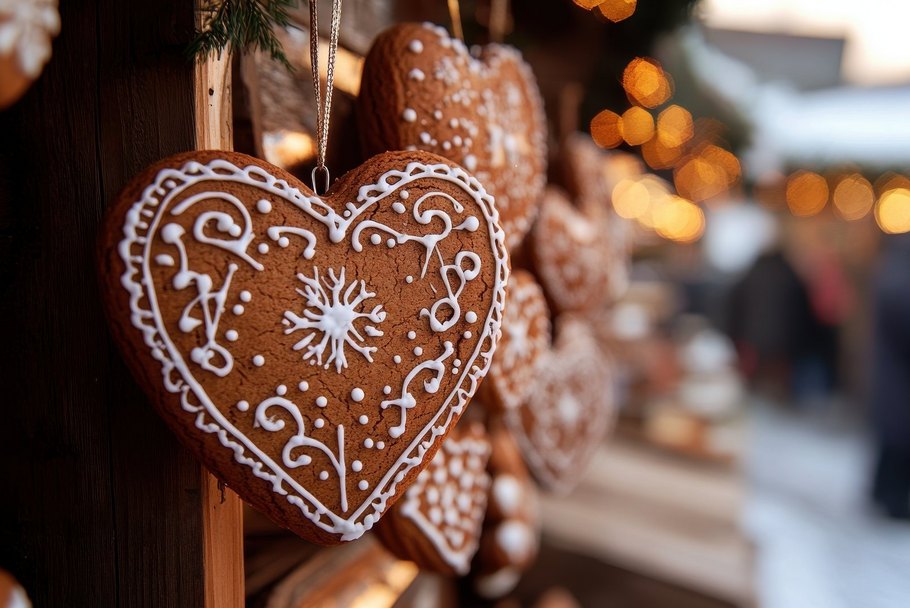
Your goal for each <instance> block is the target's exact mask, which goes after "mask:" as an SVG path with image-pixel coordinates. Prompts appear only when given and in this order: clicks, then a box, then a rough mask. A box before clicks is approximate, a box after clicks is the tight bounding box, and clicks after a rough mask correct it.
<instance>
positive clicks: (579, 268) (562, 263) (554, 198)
mask: <svg viewBox="0 0 910 608" xmlns="http://www.w3.org/2000/svg"><path fill="white" fill-rule="evenodd" d="M611 238H612V237H611V235H610V233H609V230H608V229H607V227H606V224H605V222H604V221H603V217H597V216H592V215H591V214H589V213H584V212H582V211H581V210H579V209H578V208H576V207H575V206H573V205H572V203H571V202H570V201H569V199H568V198H567V197H566V196H565V194H564V193H563V192H562V191H561V190H558V189H556V188H552V187H550V188H547V191H546V192H545V193H544V196H543V201H542V203H541V206H540V216H539V217H538V218H537V223H536V224H535V225H534V230H533V232H532V233H531V239H530V240H531V254H532V259H533V262H534V268H535V270H536V271H537V276H538V277H539V278H540V283H541V285H542V286H543V288H544V291H545V292H546V294H547V300H548V301H549V303H550V306H551V307H552V309H553V311H554V312H555V313H561V312H585V311H591V310H596V309H599V308H600V307H602V306H603V305H604V304H605V303H606V302H607V301H609V299H610V294H611V292H610V273H611V272H612V269H613V267H612V265H611V264H610V263H608V262H609V260H610V259H611V257H612V256H613V247H612V245H611V242H610V241H611Z"/></svg>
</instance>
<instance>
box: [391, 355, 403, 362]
mask: <svg viewBox="0 0 910 608" xmlns="http://www.w3.org/2000/svg"><path fill="white" fill-rule="evenodd" d="M392 361H394V362H395V363H401V355H395V356H394V357H392Z"/></svg>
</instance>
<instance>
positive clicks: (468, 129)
mask: <svg viewBox="0 0 910 608" xmlns="http://www.w3.org/2000/svg"><path fill="white" fill-rule="evenodd" d="M358 109H359V112H358V115H359V117H360V131H361V136H362V140H363V145H364V150H365V152H367V153H368V154H374V153H378V152H382V151H385V150H400V149H405V150H413V149H418V150H427V151H429V152H434V153H436V154H440V155H442V156H444V157H446V158H448V159H450V160H452V161H454V162H456V163H459V164H461V165H462V166H463V167H464V168H465V169H467V170H468V171H469V172H470V173H471V174H472V175H474V176H475V177H476V178H477V179H478V180H479V181H480V182H481V183H482V184H484V186H485V187H486V188H487V189H488V191H489V192H490V194H492V195H493V197H494V198H495V200H496V206H497V208H498V209H499V214H500V219H501V221H502V226H503V229H504V230H505V233H506V243H507V245H508V247H509V249H510V250H511V249H514V248H515V247H517V246H518V244H519V243H520V242H521V241H522V239H523V238H524V235H525V234H526V233H527V232H528V230H529V229H530V227H531V224H532V222H533V219H534V217H535V215H536V211H537V205H538V202H539V198H540V195H541V193H542V191H543V188H544V183H545V179H546V158H547V149H546V133H547V127H546V120H545V116H544V113H543V103H542V101H541V98H540V93H539V91H538V89H537V83H536V81H535V79H534V75H533V73H532V72H531V70H530V68H529V67H528V65H527V64H526V63H524V61H523V60H522V58H521V55H520V54H519V53H518V51H516V50H515V49H513V48H511V47H507V46H503V45H499V44H492V45H488V46H485V47H483V48H481V49H479V50H478V51H477V52H476V53H475V54H473V55H472V54H471V53H470V52H469V51H468V49H467V47H466V46H465V45H464V43H462V42H461V41H459V40H457V39H454V38H451V37H450V36H449V34H448V32H447V31H446V30H445V29H443V28H441V27H438V26H435V25H432V24H413V23H406V24H402V25H398V26H395V27H393V28H391V29H389V30H387V31H386V32H384V33H383V34H381V35H380V36H379V37H378V38H377V39H376V41H375V43H374V44H373V46H372V48H371V49H370V52H369V54H368V55H367V58H366V62H365V64H364V71H363V81H362V84H361V90H360V97H359V98H358Z"/></svg>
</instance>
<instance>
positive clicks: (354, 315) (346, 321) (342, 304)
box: [284, 267, 386, 373]
mask: <svg viewBox="0 0 910 608" xmlns="http://www.w3.org/2000/svg"><path fill="white" fill-rule="evenodd" d="M344 272H345V271H344V268H343V267H342V269H341V271H340V272H339V273H338V274H337V275H336V274H335V271H334V270H333V269H331V268H329V271H328V277H323V278H322V279H320V278H319V269H318V268H315V267H314V268H313V277H312V278H310V277H308V276H306V275H304V274H298V275H297V278H298V279H300V281H301V282H302V283H303V285H304V287H303V289H299V288H298V289H297V293H299V294H300V295H302V296H303V297H304V299H305V300H306V309H305V310H304V311H303V316H298V315H297V314H295V313H293V312H291V311H287V312H285V313H284V318H285V321H286V324H287V326H288V327H287V329H285V330H284V333H286V334H292V333H294V332H296V331H298V330H304V331H305V330H312V331H310V332H309V333H308V334H306V336H304V338H303V339H302V340H300V341H299V342H297V344H295V345H294V350H304V349H306V350H305V351H304V353H303V360H304V361H309V363H310V364H311V365H322V366H323V367H324V368H325V369H329V366H331V364H332V363H333V362H334V363H335V371H337V372H338V373H341V370H342V368H346V367H347V366H348V359H347V357H346V356H345V353H344V346H345V344H347V345H348V346H350V347H351V348H353V349H354V350H356V351H357V352H359V353H360V354H361V355H363V357H364V359H366V360H367V361H369V362H372V361H373V353H374V352H376V347H375V346H366V344H365V342H366V340H365V338H364V337H363V335H362V334H361V333H360V331H359V330H358V329H357V326H356V322H357V321H360V320H361V319H366V321H368V322H370V323H377V324H378V323H382V322H383V321H384V320H385V316H386V313H385V311H383V310H382V304H377V305H376V306H374V307H373V309H372V310H371V311H369V312H363V311H362V310H360V309H361V307H362V305H363V304H364V302H365V301H366V300H369V299H371V298H373V297H375V296H376V294H375V293H372V292H369V291H367V288H366V283H365V282H364V281H360V282H359V283H360V285H359V290H358V284H357V283H358V281H353V282H352V283H351V284H350V285H347V286H346V285H345V279H344ZM363 331H364V333H365V334H367V335H368V336H372V337H375V336H381V335H382V331H380V330H379V329H377V328H376V327H375V326H374V325H369V324H368V325H365V326H364V328H363ZM320 335H321V337H320ZM317 339H318V342H317V341H316V340H317ZM327 349H328V351H329V356H328V357H327V358H326V357H325V354H326V350H327ZM323 359H324V360H325V361H324V362H323Z"/></svg>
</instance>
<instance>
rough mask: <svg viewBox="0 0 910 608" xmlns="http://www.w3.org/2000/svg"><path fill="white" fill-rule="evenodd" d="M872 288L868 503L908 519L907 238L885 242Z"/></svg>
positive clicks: (909, 354) (909, 359)
mask: <svg viewBox="0 0 910 608" xmlns="http://www.w3.org/2000/svg"><path fill="white" fill-rule="evenodd" d="M873 289H874V292H873V298H874V302H873V311H874V313H873V314H874V318H873V328H872V348H873V359H872V365H873V367H872V370H871V375H870V376H871V380H872V386H871V397H872V418H873V420H872V422H873V430H874V432H875V438H876V441H877V444H878V462H877V465H876V470H875V476H874V479H873V487H872V498H873V500H874V501H875V503H876V504H878V505H879V506H880V507H881V508H882V509H884V511H885V513H887V514H888V515H889V516H891V517H894V518H898V519H904V520H910V234H903V235H895V236H890V237H886V240H885V247H884V251H883V255H882V260H881V267H880V268H879V272H878V275H877V276H876V278H875V282H874V287H873Z"/></svg>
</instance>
